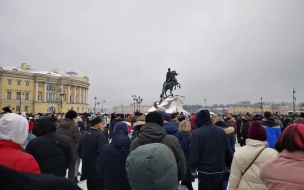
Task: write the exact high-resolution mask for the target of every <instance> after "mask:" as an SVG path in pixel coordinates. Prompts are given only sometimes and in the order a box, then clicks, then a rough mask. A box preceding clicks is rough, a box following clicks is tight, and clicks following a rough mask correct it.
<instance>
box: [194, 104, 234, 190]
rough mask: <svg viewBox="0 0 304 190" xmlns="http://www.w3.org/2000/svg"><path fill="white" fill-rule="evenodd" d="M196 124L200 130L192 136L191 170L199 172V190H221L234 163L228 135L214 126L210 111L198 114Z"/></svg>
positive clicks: (202, 111)
mask: <svg viewBox="0 0 304 190" xmlns="http://www.w3.org/2000/svg"><path fill="white" fill-rule="evenodd" d="M195 124H196V125H197V127H198V129H197V130H195V132H194V133H193V134H192V136H191V146H190V170H191V172H192V173H194V172H195V169H196V168H197V169H198V170H199V174H198V178H199V187H200V188H199V190H202V189H204V190H209V189H210V190H211V189H221V185H222V174H223V173H224V171H225V167H228V168H229V167H230V164H231V161H232V154H231V150H230V147H229V144H228V141H227V139H226V133H225V132H224V130H223V129H221V128H220V127H217V126H214V125H212V121H211V118H210V113H209V111H208V110H201V111H200V112H198V114H197V115H196V119H195Z"/></svg>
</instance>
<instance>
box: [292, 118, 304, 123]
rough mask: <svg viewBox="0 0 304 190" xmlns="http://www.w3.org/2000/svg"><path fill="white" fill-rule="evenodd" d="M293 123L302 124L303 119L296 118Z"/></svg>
mask: <svg viewBox="0 0 304 190" xmlns="http://www.w3.org/2000/svg"><path fill="white" fill-rule="evenodd" d="M294 122H295V123H300V124H304V118H303V117H298V118H297V119H296V120H295V121H294Z"/></svg>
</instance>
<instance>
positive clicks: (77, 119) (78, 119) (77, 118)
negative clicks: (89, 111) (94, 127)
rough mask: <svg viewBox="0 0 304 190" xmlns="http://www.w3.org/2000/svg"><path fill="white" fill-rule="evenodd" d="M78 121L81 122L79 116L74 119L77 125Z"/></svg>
mask: <svg viewBox="0 0 304 190" xmlns="http://www.w3.org/2000/svg"><path fill="white" fill-rule="evenodd" d="M78 121H82V119H81V117H80V116H77V117H76V119H75V123H76V124H77V123H78Z"/></svg>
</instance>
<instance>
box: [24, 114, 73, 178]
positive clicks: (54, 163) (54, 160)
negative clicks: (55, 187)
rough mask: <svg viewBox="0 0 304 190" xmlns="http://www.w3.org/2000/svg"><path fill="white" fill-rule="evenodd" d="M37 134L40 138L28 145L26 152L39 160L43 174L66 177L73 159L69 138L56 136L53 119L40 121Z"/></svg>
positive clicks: (47, 118)
mask: <svg viewBox="0 0 304 190" xmlns="http://www.w3.org/2000/svg"><path fill="white" fill-rule="evenodd" d="M37 133H38V135H39V136H38V137H37V138H35V139H33V140H31V141H30V142H29V143H28V144H27V146H26V150H25V151H26V152H27V153H29V154H31V155H33V156H34V158H35V159H36V160H37V162H38V164H39V167H40V169H41V173H45V174H53V175H56V176H60V177H65V175H66V170H67V168H68V167H69V164H70V163H71V161H72V158H73V156H72V153H71V147H70V144H69V141H68V137H66V136H64V135H59V134H56V125H55V121H54V119H53V118H51V117H44V118H42V119H40V120H39V123H38V125H37Z"/></svg>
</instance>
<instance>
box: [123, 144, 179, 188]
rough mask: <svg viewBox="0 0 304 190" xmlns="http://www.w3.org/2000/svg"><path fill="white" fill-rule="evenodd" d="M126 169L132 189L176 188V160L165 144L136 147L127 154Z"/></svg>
mask: <svg viewBox="0 0 304 190" xmlns="http://www.w3.org/2000/svg"><path fill="white" fill-rule="evenodd" d="M126 170H127V173H128V178H129V182H130V185H131V187H132V190H143V189H144V190H156V189H159V190H161V189H163V190H177V183H178V179H177V167H176V162H175V158H174V155H173V153H172V151H171V150H170V149H169V148H168V147H167V146H166V145H163V144H159V143H153V144H147V145H143V146H140V147H138V148H137V149H136V150H134V151H133V152H131V153H130V155H129V156H128V158H127V162H126Z"/></svg>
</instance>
